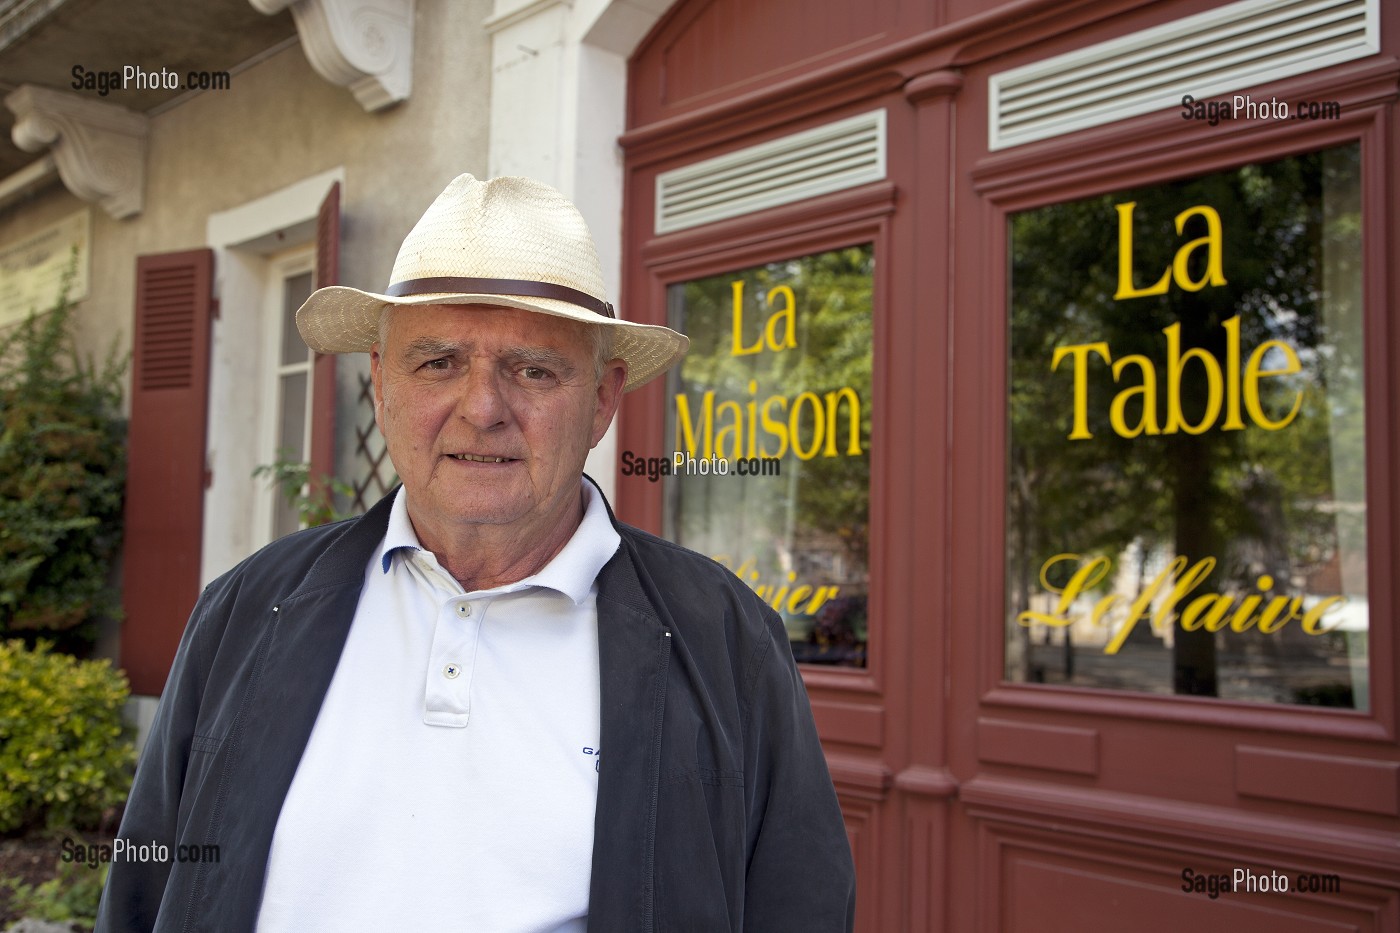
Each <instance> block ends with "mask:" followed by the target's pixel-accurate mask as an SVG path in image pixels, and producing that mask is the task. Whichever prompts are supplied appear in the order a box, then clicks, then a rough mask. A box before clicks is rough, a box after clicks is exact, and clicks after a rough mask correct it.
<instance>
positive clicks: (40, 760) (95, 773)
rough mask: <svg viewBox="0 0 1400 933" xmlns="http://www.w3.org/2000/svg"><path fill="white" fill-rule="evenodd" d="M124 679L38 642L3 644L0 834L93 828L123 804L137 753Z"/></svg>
mask: <svg viewBox="0 0 1400 933" xmlns="http://www.w3.org/2000/svg"><path fill="white" fill-rule="evenodd" d="M127 694H128V689H127V683H126V676H125V675H124V674H122V673H121V672H120V671H117V670H114V669H113V668H112V665H111V663H110V662H109V661H107V660H105V659H104V660H100V661H79V660H77V659H76V658H73V657H71V656H69V655H66V654H60V653H57V652H54V651H53V650H52V647H51V646H50V645H49V644H47V643H45V642H40V643H39V644H38V645H36V646H35V647H34V648H28V647H26V646H25V645H24V644H23V643H22V642H20V641H18V640H11V641H8V642H3V643H0V832H10V831H14V830H20V829H27V828H29V827H32V826H39V825H42V826H46V827H48V828H50V829H59V828H66V827H73V828H75V829H76V828H87V827H92V826H95V825H96V824H97V823H98V821H99V820H100V819H101V818H102V815H103V811H104V810H107V809H108V808H111V807H116V806H119V805H120V804H122V803H123V802H124V801H125V800H126V795H127V792H128V791H129V790H130V789H131V772H132V766H133V764H134V762H135V760H136V752H135V749H134V747H133V745H132V742H131V739H130V737H129V736H128V735H127V733H126V730H125V729H124V728H123V726H122V721H121V709H122V704H123V703H124V702H125V701H126V698H127Z"/></svg>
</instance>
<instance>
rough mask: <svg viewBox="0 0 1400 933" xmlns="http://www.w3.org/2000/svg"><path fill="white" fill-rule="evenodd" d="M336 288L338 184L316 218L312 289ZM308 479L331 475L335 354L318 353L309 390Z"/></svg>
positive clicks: (329, 194) (332, 473)
mask: <svg viewBox="0 0 1400 933" xmlns="http://www.w3.org/2000/svg"><path fill="white" fill-rule="evenodd" d="M339 284H340V182H336V183H335V184H333V185H331V190H330V191H329V192H328V193H327V194H326V199H325V200H324V201H322V202H321V210H320V211H319V212H318V213H317V215H316V287H317V288H325V287H326V286H327V285H339ZM310 460H311V475H312V476H313V477H321V476H332V475H334V474H335V354H333V353H318V354H316V362H315V365H314V374H313V376H312V389H311V457H310Z"/></svg>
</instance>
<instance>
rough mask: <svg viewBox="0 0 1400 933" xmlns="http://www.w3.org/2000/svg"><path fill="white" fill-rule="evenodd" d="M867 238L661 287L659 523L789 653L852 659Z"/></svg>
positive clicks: (632, 470)
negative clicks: (668, 352) (708, 564)
mask: <svg viewBox="0 0 1400 933" xmlns="http://www.w3.org/2000/svg"><path fill="white" fill-rule="evenodd" d="M873 266H874V253H873V249H872V247H871V246H870V245H869V244H866V245H862V246H853V247H850V248H846V249H838V250H832V251H830V252H824V253H819V254H816V255H809V256H801V257H798V258H795V259H790V260H786V261H782V262H774V263H768V264H766V265H762V266H755V267H753V268H749V269H743V270H740V271H737V272H732V273H725V274H723V275H716V276H711V277H709V278H704V279H697V280H694V281H690V282H684V283H680V284H676V285H672V286H670V288H669V289H668V292H667V301H668V314H669V320H670V325H671V326H672V327H673V328H675V329H677V330H679V331H681V332H683V333H685V334H687V335H689V337H690V340H691V344H690V352H689V354H688V355H687V356H686V358H685V362H684V364H683V365H682V366H681V367H680V368H679V369H678V370H673V371H672V373H671V374H670V377H669V381H668V389H667V392H668V394H667V399H668V403H667V425H666V431H667V437H668V438H670V439H671V443H672V450H671V451H669V452H667V454H666V455H665V456H664V457H658V458H649V459H651V461H652V462H651V463H650V464H646V463H645V462H644V461H643V460H641V459H638V458H634V457H633V455H632V454H630V453H624V454H623V466H622V472H623V475H624V476H627V475H640V474H641V472H642V471H643V470H644V469H646V468H647V467H648V466H649V467H650V474H651V475H650V476H649V478H651V479H654V480H660V481H662V482H663V483H664V496H665V499H664V501H665V511H664V515H665V519H664V521H665V534H666V536H667V537H668V538H670V539H671V540H673V541H676V542H678V543H680V544H683V545H685V546H686V547H689V548H693V549H695V550H698V551H700V552H702V553H704V554H708V555H710V556H711V557H713V558H715V559H716V560H718V561H719V562H720V563H722V564H724V565H725V566H727V567H729V568H730V569H731V570H733V571H734V572H735V573H736V574H737V575H738V576H739V577H740V579H742V580H743V581H744V583H746V584H748V585H749V586H750V587H752V588H753V589H754V590H755V591H756V592H757V593H758V594H759V595H760V596H761V597H762V598H763V600H764V601H765V602H767V603H768V604H769V605H771V606H772V607H773V608H774V609H775V610H777V611H778V613H779V614H780V615H781V616H782V619H783V622H784V624H785V626H786V628H787V632H788V637H789V639H790V641H791V644H792V650H793V654H794V656H795V657H796V658H797V660H798V661H799V662H803V663H808V664H831V665H845V666H851V667H864V666H865V663H866V643H867V639H868V632H867V629H868V626H867V621H866V596H867V593H868V590H869V586H868V584H869V570H868V553H869V523H870V362H871V292H872V286H873V279H872V274H873Z"/></svg>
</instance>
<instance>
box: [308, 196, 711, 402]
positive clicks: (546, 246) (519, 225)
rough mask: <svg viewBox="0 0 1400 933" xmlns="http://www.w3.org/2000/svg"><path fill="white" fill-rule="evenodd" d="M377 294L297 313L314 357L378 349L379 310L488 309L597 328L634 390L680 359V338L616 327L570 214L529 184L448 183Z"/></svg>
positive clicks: (336, 290) (574, 213) (336, 292)
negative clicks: (608, 337)
mask: <svg viewBox="0 0 1400 933" xmlns="http://www.w3.org/2000/svg"><path fill="white" fill-rule="evenodd" d="M389 281H390V283H391V284H390V285H389V287H388V288H387V289H385V292H384V294H382V295H377V294H374V293H373V292H362V291H360V290H359V289H358V288H349V287H346V286H343V285H331V286H328V287H326V288H321V289H317V290H316V291H315V292H313V293H312V295H311V297H310V298H308V299H306V303H305V304H303V305H302V306H301V308H300V310H298V311H297V329H298V330H300V331H301V336H302V339H303V340H305V341H306V343H307V345H308V346H309V347H311V349H313V350H315V351H317V352H318V353H363V352H367V351H368V350H369V349H370V347H371V346H373V345H374V342H375V341H376V340H378V339H379V315H380V312H381V311H383V309H384V307H385V306H386V305H401V306H412V305H497V306H502V307H507V308H521V309H523V310H525V311H537V312H539V313H541V314H552V315H554V316H555V317H564V318H569V319H570V320H574V321H583V322H585V323H588V324H595V325H599V326H603V327H607V328H608V329H609V330H610V331H611V332H612V341H613V343H612V353H613V356H615V357H621V358H622V359H624V360H626V361H627V384H626V385H625V386H624V390H628V391H630V390H631V389H635V388H637V387H638V386H640V385H642V384H643V383H645V382H647V381H648V380H650V379H652V378H653V377H655V376H658V375H660V374H661V373H663V372H665V371H666V370H667V369H668V368H670V367H671V366H672V365H674V364H675V363H676V361H677V360H679V359H680V358H681V357H682V356H684V355H685V351H686V348H687V347H688V346H689V344H690V340H689V338H687V337H686V336H685V335H684V334H679V333H677V332H675V331H673V330H671V329H670V328H669V327H659V326H656V325H652V324H637V323H634V322H632V321H622V320H619V319H618V318H617V315H616V313H615V312H614V311H613V307H612V305H610V304H609V303H608V301H607V298H606V293H605V292H604V290H603V275H602V271H601V270H600V269H599V266H598V253H597V251H596V250H595V249H594V247H593V238H592V237H591V236H590V235H589V233H588V226H587V225H586V224H585V223H584V221H583V217H582V215H580V214H579V212H578V209H577V208H576V207H574V205H573V204H571V203H570V202H569V201H568V199H566V198H565V197H564V196H563V195H562V194H560V193H559V192H558V191H556V190H555V189H553V188H551V187H550V186H549V185H546V184H543V183H542V182H538V181H535V180H533V179H530V178H493V179H491V180H490V181H477V180H476V179H475V178H473V177H472V176H471V175H458V176H457V177H456V178H454V179H453V180H452V183H451V184H449V185H448V186H447V189H446V190H445V191H443V192H442V194H440V195H438V198H437V200H436V201H434V202H433V203H432V205H431V206H430V207H429V208H428V210H427V213H425V214H424V215H423V217H422V218H421V219H420V220H419V221H418V223H417V224H415V225H414V227H413V229H412V230H410V231H409V233H408V236H407V237H406V238H405V239H404V241H403V246H401V247H400V248H399V255H398V258H397V259H395V260H394V271H393V273H392V274H391V275H390V277H389Z"/></svg>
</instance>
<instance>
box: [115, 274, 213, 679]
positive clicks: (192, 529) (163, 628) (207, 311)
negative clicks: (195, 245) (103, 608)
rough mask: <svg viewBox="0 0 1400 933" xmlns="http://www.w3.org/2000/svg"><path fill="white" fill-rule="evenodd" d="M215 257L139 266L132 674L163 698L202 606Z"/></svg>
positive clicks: (129, 594) (126, 640)
mask: <svg viewBox="0 0 1400 933" xmlns="http://www.w3.org/2000/svg"><path fill="white" fill-rule="evenodd" d="M213 283H214V253H213V251H212V250H208V249H197V250H190V251H189V252H182V253H165V254H160V255H152V256H140V257H137V260H136V315H135V316H136V321H135V329H134V335H135V336H134V338H133V345H132V368H131V426H130V429H129V434H128V438H127V478H126V540H125V545H124V548H123V551H124V558H123V566H124V571H123V583H122V607H123V609H124V610H125V612H126V620H125V622H124V623H123V626H122V649H121V655H122V666H123V667H125V668H126V672H127V676H128V677H130V678H131V689H132V692H133V693H141V694H152V695H154V694H158V693H160V691H161V689H162V688H163V687H164V686H165V677H166V674H167V673H168V672H169V670H170V662H171V661H172V660H173V659H174V657H175V648H176V646H177V645H178V644H179V641H180V633H181V632H182V631H184V628H185V622H186V620H187V619H188V618H189V614H190V610H191V609H193V608H194V604H195V600H196V599H198V597H199V585H200V581H199V559H200V546H201V538H202V535H203V532H204V489H205V485H206V482H207V476H206V461H205V425H206V421H207V412H208V409H209V337H210V333H209V332H210V323H211V319H212V317H213V314H214V313H215V308H214V299H213Z"/></svg>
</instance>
